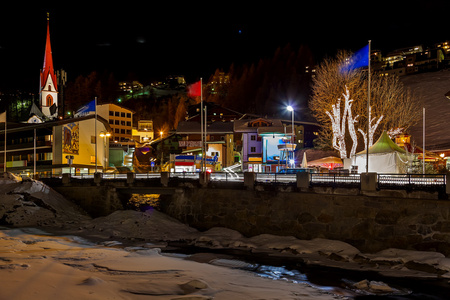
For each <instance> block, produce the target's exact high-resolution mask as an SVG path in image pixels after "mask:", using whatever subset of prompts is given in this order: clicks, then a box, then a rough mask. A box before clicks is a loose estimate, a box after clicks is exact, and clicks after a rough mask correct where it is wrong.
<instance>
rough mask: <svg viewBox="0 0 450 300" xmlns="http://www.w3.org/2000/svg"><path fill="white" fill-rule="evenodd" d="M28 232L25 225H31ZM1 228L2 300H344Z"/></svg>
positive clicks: (149, 253)
mask: <svg viewBox="0 0 450 300" xmlns="http://www.w3.org/2000/svg"><path fill="white" fill-rule="evenodd" d="M25 231H26V230H25ZM25 231H21V230H17V229H15V230H10V229H3V230H1V231H0V278H1V280H2V288H1V289H0V299H15V300H19V299H27V300H28V299H149V298H150V299H162V300H164V299H168V300H169V299H171V300H176V299H179V300H182V299H185V300H186V299H191V300H202V299H213V298H214V299H318V300H322V299H323V300H325V299H339V298H341V297H340V296H335V295H333V294H331V293H329V292H326V291H323V290H320V289H317V288H313V287H311V286H309V285H307V284H298V283H296V284H294V283H292V282H287V281H274V280H271V279H267V278H261V277H258V276H256V275H254V274H252V273H249V272H247V271H243V270H236V269H232V268H227V267H221V266H215V265H211V264H205V263H198V262H194V261H188V260H183V259H180V258H174V257H167V256H163V255H161V253H160V252H159V249H146V248H133V249H131V250H130V249H120V248H107V247H104V246H90V245H83V244H77V243H74V242H73V241H71V240H70V239H67V238H62V237H51V236H50V237H49V236H42V235H36V234H30V233H26V232H25Z"/></svg>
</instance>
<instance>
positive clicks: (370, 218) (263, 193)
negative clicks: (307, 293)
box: [161, 188, 450, 256]
mask: <svg viewBox="0 0 450 300" xmlns="http://www.w3.org/2000/svg"><path fill="white" fill-rule="evenodd" d="M323 192H324V193H323ZM426 198H430V199H426ZM433 198H434V199H433ZM161 209H162V211H163V212H165V213H167V214H169V215H170V216H172V217H175V218H176V219H178V220H180V221H182V222H184V223H187V224H189V225H191V226H193V227H195V228H198V229H200V230H207V229H209V228H212V227H217V226H222V227H227V228H230V229H234V230H237V231H239V232H241V233H242V234H244V235H246V236H254V235H258V234H262V233H269V234H274V235H292V236H295V237H297V238H299V239H312V238H317V237H320V238H327V239H336V240H341V241H345V242H348V243H350V244H352V245H354V246H355V247H357V248H359V249H360V250H361V251H364V252H374V251H379V250H382V249H386V248H391V247H395V248H402V249H418V250H430V251H439V252H442V253H444V254H445V255H447V256H450V201H446V200H438V199H437V197H435V196H433V195H432V194H430V195H429V197H427V194H426V193H424V194H422V195H419V196H417V195H415V196H414V197H410V198H408V195H406V193H403V194H402V193H398V192H392V193H390V192H386V191H385V192H383V193H372V194H371V195H364V194H361V192H359V191H358V190H347V191H345V190H340V191H339V192H337V190H332V191H330V190H327V191H322V193H319V192H311V191H309V192H297V191H296V190H295V188H292V189H290V188H287V189H285V190H279V189H271V190H268V189H262V190H261V189H260V190H249V189H240V190H237V189H220V188H200V189H189V188H185V189H181V188H180V189H178V190H177V192H176V193H175V194H174V195H167V196H164V197H162V200H161Z"/></svg>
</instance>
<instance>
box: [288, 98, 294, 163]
mask: <svg viewBox="0 0 450 300" xmlns="http://www.w3.org/2000/svg"><path fill="white" fill-rule="evenodd" d="M286 109H287V110H288V111H290V112H291V113H292V136H291V143H292V144H293V145H294V144H295V136H294V108H293V107H292V106H291V105H288V106H287V107H286ZM294 150H295V148H292V168H294V167H295V161H294Z"/></svg>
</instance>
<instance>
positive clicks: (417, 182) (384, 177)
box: [377, 174, 446, 188]
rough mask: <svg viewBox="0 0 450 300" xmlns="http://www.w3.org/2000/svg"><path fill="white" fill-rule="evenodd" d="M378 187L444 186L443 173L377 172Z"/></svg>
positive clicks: (444, 178)
mask: <svg viewBox="0 0 450 300" xmlns="http://www.w3.org/2000/svg"><path fill="white" fill-rule="evenodd" d="M377 176H378V187H379V188H405V187H406V188H423V187H433V188H438V187H442V188H444V187H445V184H446V177H445V176H446V175H445V174H378V175H377Z"/></svg>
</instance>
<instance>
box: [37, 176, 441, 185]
mask: <svg viewBox="0 0 450 300" xmlns="http://www.w3.org/2000/svg"><path fill="white" fill-rule="evenodd" d="M98 174H99V175H98V176H101V178H102V179H105V180H113V179H121V180H126V179H127V176H128V175H127V174H113V173H111V174H110V173H98ZM132 174H133V177H134V179H136V180H145V179H153V178H154V179H156V178H160V177H161V173H159V172H149V173H132ZM199 176H200V173H197V172H171V173H170V174H169V178H170V179H175V178H177V179H180V180H199ZM309 176H310V185H311V186H332V187H339V186H342V187H360V184H361V177H360V175H359V174H348V173H347V174H346V173H342V174H339V173H310V174H309ZM61 177H62V175H61V174H57V175H55V174H54V175H45V176H40V178H61ZM71 177H72V178H77V179H93V178H94V174H79V173H78V174H75V175H71ZM209 177H210V181H212V182H244V173H242V172H240V173H228V172H212V173H210V174H209ZM255 182H256V183H259V184H265V183H280V184H291V183H295V182H297V176H296V174H280V173H255ZM445 185H446V175H445V174H377V186H378V188H379V189H389V188H394V189H402V188H403V189H427V188H431V189H439V188H445Z"/></svg>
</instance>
